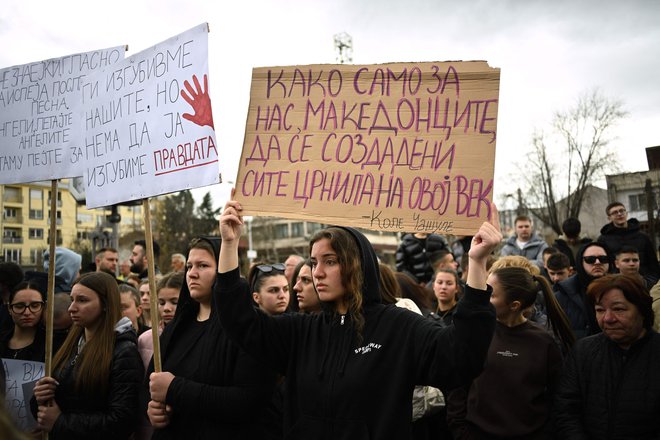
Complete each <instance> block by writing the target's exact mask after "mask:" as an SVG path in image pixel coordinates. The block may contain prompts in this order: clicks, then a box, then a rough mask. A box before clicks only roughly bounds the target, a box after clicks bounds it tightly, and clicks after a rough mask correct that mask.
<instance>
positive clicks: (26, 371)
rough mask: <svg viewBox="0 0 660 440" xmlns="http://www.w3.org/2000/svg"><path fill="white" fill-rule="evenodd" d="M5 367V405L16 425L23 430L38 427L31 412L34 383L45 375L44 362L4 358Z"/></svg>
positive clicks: (3, 364)
mask: <svg viewBox="0 0 660 440" xmlns="http://www.w3.org/2000/svg"><path fill="white" fill-rule="evenodd" d="M2 366H3V368H4V369H5V380H6V394H5V406H6V408H7V411H9V414H10V415H11V417H12V419H13V420H14V422H15V423H16V426H17V427H18V428H19V429H20V430H22V431H29V430H31V429H33V428H34V427H36V424H37V423H36V421H35V420H34V417H32V413H31V412H30V398H32V389H33V388H34V383H35V382H36V381H37V380H39V379H41V378H42V377H43V375H44V363H43V362H33V361H23V360H19V359H4V358H3V359H2Z"/></svg>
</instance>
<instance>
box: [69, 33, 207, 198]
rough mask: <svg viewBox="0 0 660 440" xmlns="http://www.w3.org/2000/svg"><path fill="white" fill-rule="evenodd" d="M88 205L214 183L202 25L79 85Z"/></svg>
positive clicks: (205, 39) (205, 52)
mask: <svg viewBox="0 0 660 440" xmlns="http://www.w3.org/2000/svg"><path fill="white" fill-rule="evenodd" d="M82 88H83V110H84V112H85V114H87V115H88V116H89V117H87V118H86V119H85V125H84V128H83V131H84V132H85V139H86V146H87V150H86V151H81V152H80V154H81V155H84V154H88V155H89V154H91V155H92V156H93V162H91V163H90V165H89V166H88V167H87V169H86V170H85V173H84V181H85V188H86V197H87V207H88V208H96V207H100V206H107V205H112V204H115V203H119V202H124V201H129V200H138V199H144V198H147V197H149V196H156V195H160V194H167V193H170V192H174V191H180V190H184V189H190V188H197V187H200V186H205V185H211V184H214V183H219V181H220V174H219V165H218V150H217V147H216V145H217V144H216V141H215V131H214V129H213V116H212V112H211V99H210V97H209V94H208V26H207V25H206V24H203V25H200V26H197V27H195V28H193V29H190V30H189V31H186V32H184V33H182V34H180V35H177V36H176V37H172V38H170V39H168V40H166V41H164V42H162V43H160V44H157V45H155V46H153V47H151V48H149V49H147V50H144V51H142V52H140V53H137V54H135V55H133V56H131V57H129V58H126V59H125V60H124V61H122V62H120V63H117V64H116V65H114V66H112V67H111V68H110V69H106V70H105V71H103V72H101V73H100V74H98V75H97V76H95V77H94V78H91V80H90V81H89V82H88V83H86V84H84V85H83V87H82Z"/></svg>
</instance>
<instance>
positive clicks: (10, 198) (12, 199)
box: [4, 193, 23, 204]
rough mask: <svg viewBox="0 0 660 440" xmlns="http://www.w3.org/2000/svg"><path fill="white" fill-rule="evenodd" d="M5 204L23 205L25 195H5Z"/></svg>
mask: <svg viewBox="0 0 660 440" xmlns="http://www.w3.org/2000/svg"><path fill="white" fill-rule="evenodd" d="M4 199H5V200H4V202H5V204H7V203H15V204H22V203H23V195H22V194H18V195H16V194H7V193H5V197H4Z"/></svg>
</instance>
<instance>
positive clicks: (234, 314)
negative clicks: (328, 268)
mask: <svg viewBox="0 0 660 440" xmlns="http://www.w3.org/2000/svg"><path fill="white" fill-rule="evenodd" d="M345 229H347V230H348V231H349V232H350V233H351V234H352V236H353V237H354V239H355V241H356V242H357V243H358V245H359V248H360V257H361V260H362V264H361V268H362V271H363V279H364V282H363V287H362V296H363V309H362V311H363V316H364V320H365V324H364V330H363V332H362V338H361V340H358V338H357V336H356V332H355V330H354V327H353V320H352V319H351V316H350V314H349V315H342V316H340V315H338V314H337V313H336V312H333V311H331V310H330V309H329V307H324V311H323V312H322V313H320V314H317V315H293V314H292V315H282V316H277V317H270V316H266V315H265V314H263V313H258V312H257V311H255V310H254V308H253V307H252V304H251V299H250V295H249V293H250V292H249V287H248V285H247V282H246V281H245V280H244V279H242V278H240V276H239V272H238V268H236V269H234V270H232V271H230V272H227V273H223V274H220V279H221V286H220V291H219V295H218V296H217V297H216V298H217V301H218V303H220V307H219V309H220V319H221V321H222V323H223V325H224V326H225V328H226V329H227V332H228V333H229V334H230V335H231V337H232V338H233V339H235V340H236V341H238V342H239V343H240V344H241V345H242V346H244V347H245V349H246V350H247V351H248V352H250V353H253V354H254V355H255V356H261V357H263V358H264V359H265V360H266V361H267V362H268V363H269V364H270V365H272V366H273V367H274V368H275V369H276V370H277V371H278V372H281V373H283V374H285V376H286V401H285V407H284V412H285V417H284V431H285V437H284V438H285V439H310V438H313V439H321V440H323V439H333V440H341V439H351V440H359V439H385V438H392V439H407V438H410V435H411V414H412V399H411V396H412V393H413V388H414V386H415V385H417V384H419V385H432V386H435V387H436V388H441V389H450V388H453V387H456V386H458V385H460V384H464V383H467V382H469V381H470V380H471V379H472V378H474V377H475V376H476V375H477V374H479V372H480V371H481V369H482V367H483V363H484V360H485V356H486V353H487V351H488V346H489V344H490V339H491V337H492V334H493V331H494V326H495V315H494V309H493V307H492V306H491V305H490V303H489V294H488V293H487V292H485V291H475V290H474V289H472V288H470V287H468V288H467V289H466V292H465V295H464V297H463V299H462V300H461V302H460V304H459V306H458V308H457V310H456V313H455V314H454V326H452V327H450V328H441V327H440V326H439V325H437V324H435V323H434V322H432V321H431V320H429V319H426V318H424V317H422V316H420V315H418V314H416V313H412V312H410V311H408V310H405V309H402V308H399V307H396V306H395V305H384V304H381V303H380V294H379V282H378V261H377V259H376V255H375V252H374V251H373V248H372V247H371V244H370V243H369V242H368V241H367V239H366V238H365V237H364V235H362V234H361V233H360V232H358V231H356V230H354V229H351V228H345ZM327 305H328V304H327V303H326V304H325V306H327Z"/></svg>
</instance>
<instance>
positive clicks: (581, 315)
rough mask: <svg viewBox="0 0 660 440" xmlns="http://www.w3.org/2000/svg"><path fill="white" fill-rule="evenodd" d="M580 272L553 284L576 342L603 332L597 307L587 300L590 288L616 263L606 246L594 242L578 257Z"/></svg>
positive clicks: (581, 251) (584, 248)
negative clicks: (596, 312) (595, 309)
mask: <svg viewBox="0 0 660 440" xmlns="http://www.w3.org/2000/svg"><path fill="white" fill-rule="evenodd" d="M575 260H576V265H577V267H576V268H575V269H576V271H577V273H576V274H575V275H573V276H571V277H568V278H567V279H565V280H563V281H560V282H558V283H556V284H555V285H554V290H555V296H556V297H557V301H558V302H559V304H560V305H561V308H562V309H564V313H566V316H567V317H568V320H569V322H570V324H571V328H572V329H573V333H574V334H575V339H580V338H584V337H585V336H589V335H593V334H596V333H599V332H600V328H599V327H598V323H597V322H596V315H595V312H594V304H593V303H592V302H591V300H590V299H589V297H587V287H588V286H589V284H590V283H591V282H592V281H593V280H595V279H596V278H600V277H602V276H605V275H607V274H608V273H610V272H612V269H613V267H614V264H613V263H612V258H611V256H610V253H609V249H608V248H607V245H605V244H604V243H598V242H592V243H588V244H586V245H584V246H583V247H582V248H580V250H579V251H578V253H577V255H576V258H575Z"/></svg>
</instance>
